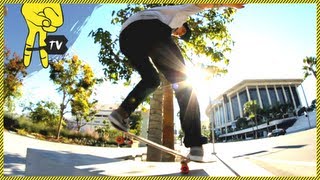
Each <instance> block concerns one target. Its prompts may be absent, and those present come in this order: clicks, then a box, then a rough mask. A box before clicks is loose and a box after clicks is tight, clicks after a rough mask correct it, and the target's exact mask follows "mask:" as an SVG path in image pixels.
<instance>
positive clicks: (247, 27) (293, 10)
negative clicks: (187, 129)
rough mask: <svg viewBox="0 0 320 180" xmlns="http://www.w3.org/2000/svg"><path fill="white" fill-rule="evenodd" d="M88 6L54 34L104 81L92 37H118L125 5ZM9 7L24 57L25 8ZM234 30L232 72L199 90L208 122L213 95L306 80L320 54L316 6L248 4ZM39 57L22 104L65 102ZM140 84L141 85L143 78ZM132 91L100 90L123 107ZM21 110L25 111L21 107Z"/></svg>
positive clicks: (14, 39)
mask: <svg viewBox="0 0 320 180" xmlns="http://www.w3.org/2000/svg"><path fill="white" fill-rule="evenodd" d="M86 6H87V5H62V8H63V12H64V17H65V21H64V24H63V26H62V27H61V28H60V29H59V30H58V31H57V32H56V33H54V34H63V35H65V36H66V37H67V38H68V39H69V42H68V44H67V46H68V47H69V51H68V54H69V55H72V54H76V55H78V56H79V58H80V59H81V60H84V61H85V62H87V63H89V64H90V65H91V67H93V69H94V71H95V74H96V75H97V76H100V77H102V76H103V72H102V68H103V67H102V65H101V64H100V63H99V62H98V57H97V55H98V52H99V45H98V44H94V42H93V39H92V38H91V37H89V36H88V34H89V33H90V31H92V30H96V29H97V28H99V27H102V28H104V29H108V30H109V31H111V32H112V33H114V34H115V35H117V34H118V32H119V30H120V26H119V27H114V26H113V25H110V21H111V13H112V11H113V10H117V9H119V8H121V7H124V5H123V4H120V5H114V4H105V5H88V8H86ZM8 9H9V14H8V16H6V17H5V33H4V35H5V41H6V45H7V46H8V47H9V48H10V49H11V50H12V51H14V52H18V54H20V55H21V54H22V51H23V47H24V41H25V38H26V34H27V27H26V25H25V22H24V20H23V17H22V15H21V14H20V5H8ZM75 27H76V28H75ZM228 29H229V31H230V34H231V37H232V39H233V40H234V42H235V45H234V47H233V48H232V52H231V54H229V55H228V57H230V64H229V66H228V67H227V68H228V71H229V72H228V74H227V75H224V76H221V77H216V78H214V79H213V80H211V81H206V82H203V83H202V84H200V85H198V86H197V87H196V89H197V91H198V92H199V95H198V99H199V102H200V108H201V110H202V119H203V120H204V119H208V117H206V115H205V113H204V112H205V109H206V107H207V105H208V103H209V97H210V98H212V99H214V98H215V97H217V96H219V95H220V94H222V93H223V92H224V91H225V90H227V89H228V88H230V87H232V86H233V85H235V84H237V83H239V82H240V81H242V80H244V79H261V78H266V79H273V78H276V79H283V78H303V71H302V66H303V65H302V59H303V58H305V57H306V56H316V5H315V4H247V5H246V7H245V8H244V9H240V10H238V11H237V13H236V14H235V16H234V21H233V22H232V23H231V24H229V25H228ZM38 58H39V57H37V56H34V57H33V60H32V64H31V66H30V67H28V72H29V73H30V75H29V76H28V77H27V78H26V79H25V80H24V82H23V83H24V87H23V94H24V95H23V97H22V98H21V99H20V100H19V101H18V105H19V104H22V105H23V104H28V103H29V101H32V102H37V101H39V100H52V101H54V102H56V103H59V100H60V99H61V96H60V95H59V94H57V92H56V90H55V88H56V87H55V86H54V85H53V83H52V82H51V81H50V80H49V77H48V72H49V70H48V69H43V68H41V66H40V65H39V62H40V60H39V59H38ZM137 77H138V76H137ZM134 82H138V78H135V80H134ZM303 84H304V89H305V91H306V94H307V99H308V100H309V103H310V102H311V100H313V99H315V96H316V95H315V94H316V92H315V91H316V90H315V89H316V88H315V78H312V77H310V78H308V79H307V80H306V81H305V82H304V83H303ZM131 88H132V87H125V88H124V86H123V85H122V84H121V83H120V84H118V85H111V84H110V83H104V84H102V85H99V86H98V87H97V88H96V92H97V96H96V98H97V99H98V100H99V102H100V103H101V104H114V103H118V104H119V103H121V100H122V99H123V98H124V97H125V96H126V95H127V94H128V93H129V91H130V90H131ZM302 103H304V102H302ZM17 109H18V111H19V107H18V108H17ZM175 109H177V106H176V108H175Z"/></svg>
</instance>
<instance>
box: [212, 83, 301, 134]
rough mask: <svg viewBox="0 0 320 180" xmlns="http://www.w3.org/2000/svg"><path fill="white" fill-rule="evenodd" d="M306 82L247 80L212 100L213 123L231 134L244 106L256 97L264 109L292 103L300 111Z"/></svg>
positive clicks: (216, 128) (216, 129)
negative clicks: (303, 86)
mask: <svg viewBox="0 0 320 180" xmlns="http://www.w3.org/2000/svg"><path fill="white" fill-rule="evenodd" d="M302 82H303V80H302V79H248V80H243V81H242V82H240V83H238V84H236V85H235V86H233V87H231V88H230V89H228V90H227V91H225V92H224V93H222V94H221V95H219V96H218V97H216V98H215V99H214V100H213V101H211V102H210V105H209V106H208V107H207V110H206V113H207V115H208V117H209V118H210V122H214V128H215V129H214V130H215V131H219V132H221V134H222V135H223V134H228V131H230V130H231V129H232V128H234V125H235V122H236V120H237V119H238V118H240V117H244V112H243V105H244V104H245V103H246V102H248V101H250V100H256V102H257V103H258V104H259V105H260V107H261V108H268V107H272V106H274V105H275V104H276V103H279V104H284V103H289V104H291V105H292V106H293V107H294V110H298V109H299V108H300V107H301V98H300V95H299V93H298V90H297V89H298V87H299V86H300V85H301V83H302Z"/></svg>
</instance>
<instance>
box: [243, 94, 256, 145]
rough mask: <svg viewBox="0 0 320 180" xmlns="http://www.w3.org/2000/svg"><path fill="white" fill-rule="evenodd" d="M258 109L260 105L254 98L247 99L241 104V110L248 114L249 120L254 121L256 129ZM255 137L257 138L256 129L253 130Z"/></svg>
mask: <svg viewBox="0 0 320 180" xmlns="http://www.w3.org/2000/svg"><path fill="white" fill-rule="evenodd" d="M259 109H260V106H259V105H258V104H257V101H256V100H253V101H248V102H246V103H245V104H244V105H243V111H244V113H246V114H247V115H248V118H249V119H250V120H253V121H254V124H255V126H256V129H257V128H258V122H257V112H258V110H259ZM255 138H256V139H257V131H256V130H255Z"/></svg>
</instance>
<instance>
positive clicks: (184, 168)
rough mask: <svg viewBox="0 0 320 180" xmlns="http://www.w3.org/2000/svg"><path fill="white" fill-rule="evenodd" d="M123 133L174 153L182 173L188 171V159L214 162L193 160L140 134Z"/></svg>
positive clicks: (161, 149)
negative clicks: (179, 160) (178, 158)
mask: <svg viewBox="0 0 320 180" xmlns="http://www.w3.org/2000/svg"><path fill="white" fill-rule="evenodd" d="M124 134H126V135H128V136H130V137H132V138H134V139H136V140H137V141H140V142H142V143H145V144H147V145H149V146H152V147H154V148H156V149H159V150H160V151H163V152H166V153H169V154H172V155H175V156H178V157H180V158H181V169H180V170H181V173H183V174H188V173H189V167H188V163H189V162H190V161H193V162H198V163H210V162H214V161H213V160H203V161H195V160H191V159H190V158H189V157H188V156H187V155H185V154H182V153H180V152H178V151H175V150H173V149H170V148H168V147H165V146H163V145H160V144H158V143H155V142H153V141H150V140H148V139H145V138H143V137H140V136H137V135H135V134H132V133H130V132H124Z"/></svg>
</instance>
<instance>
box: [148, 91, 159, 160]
mask: <svg viewBox="0 0 320 180" xmlns="http://www.w3.org/2000/svg"><path fill="white" fill-rule="evenodd" d="M162 96H163V92H162V87H160V88H158V89H157V90H156V91H155V92H154V93H153V97H152V98H151V101H150V118H149V127H148V139H149V140H151V141H153V142H155V143H158V144H162ZM147 161H157V162H159V161H161V151H159V150H158V149H155V148H153V147H150V146H148V148H147Z"/></svg>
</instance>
